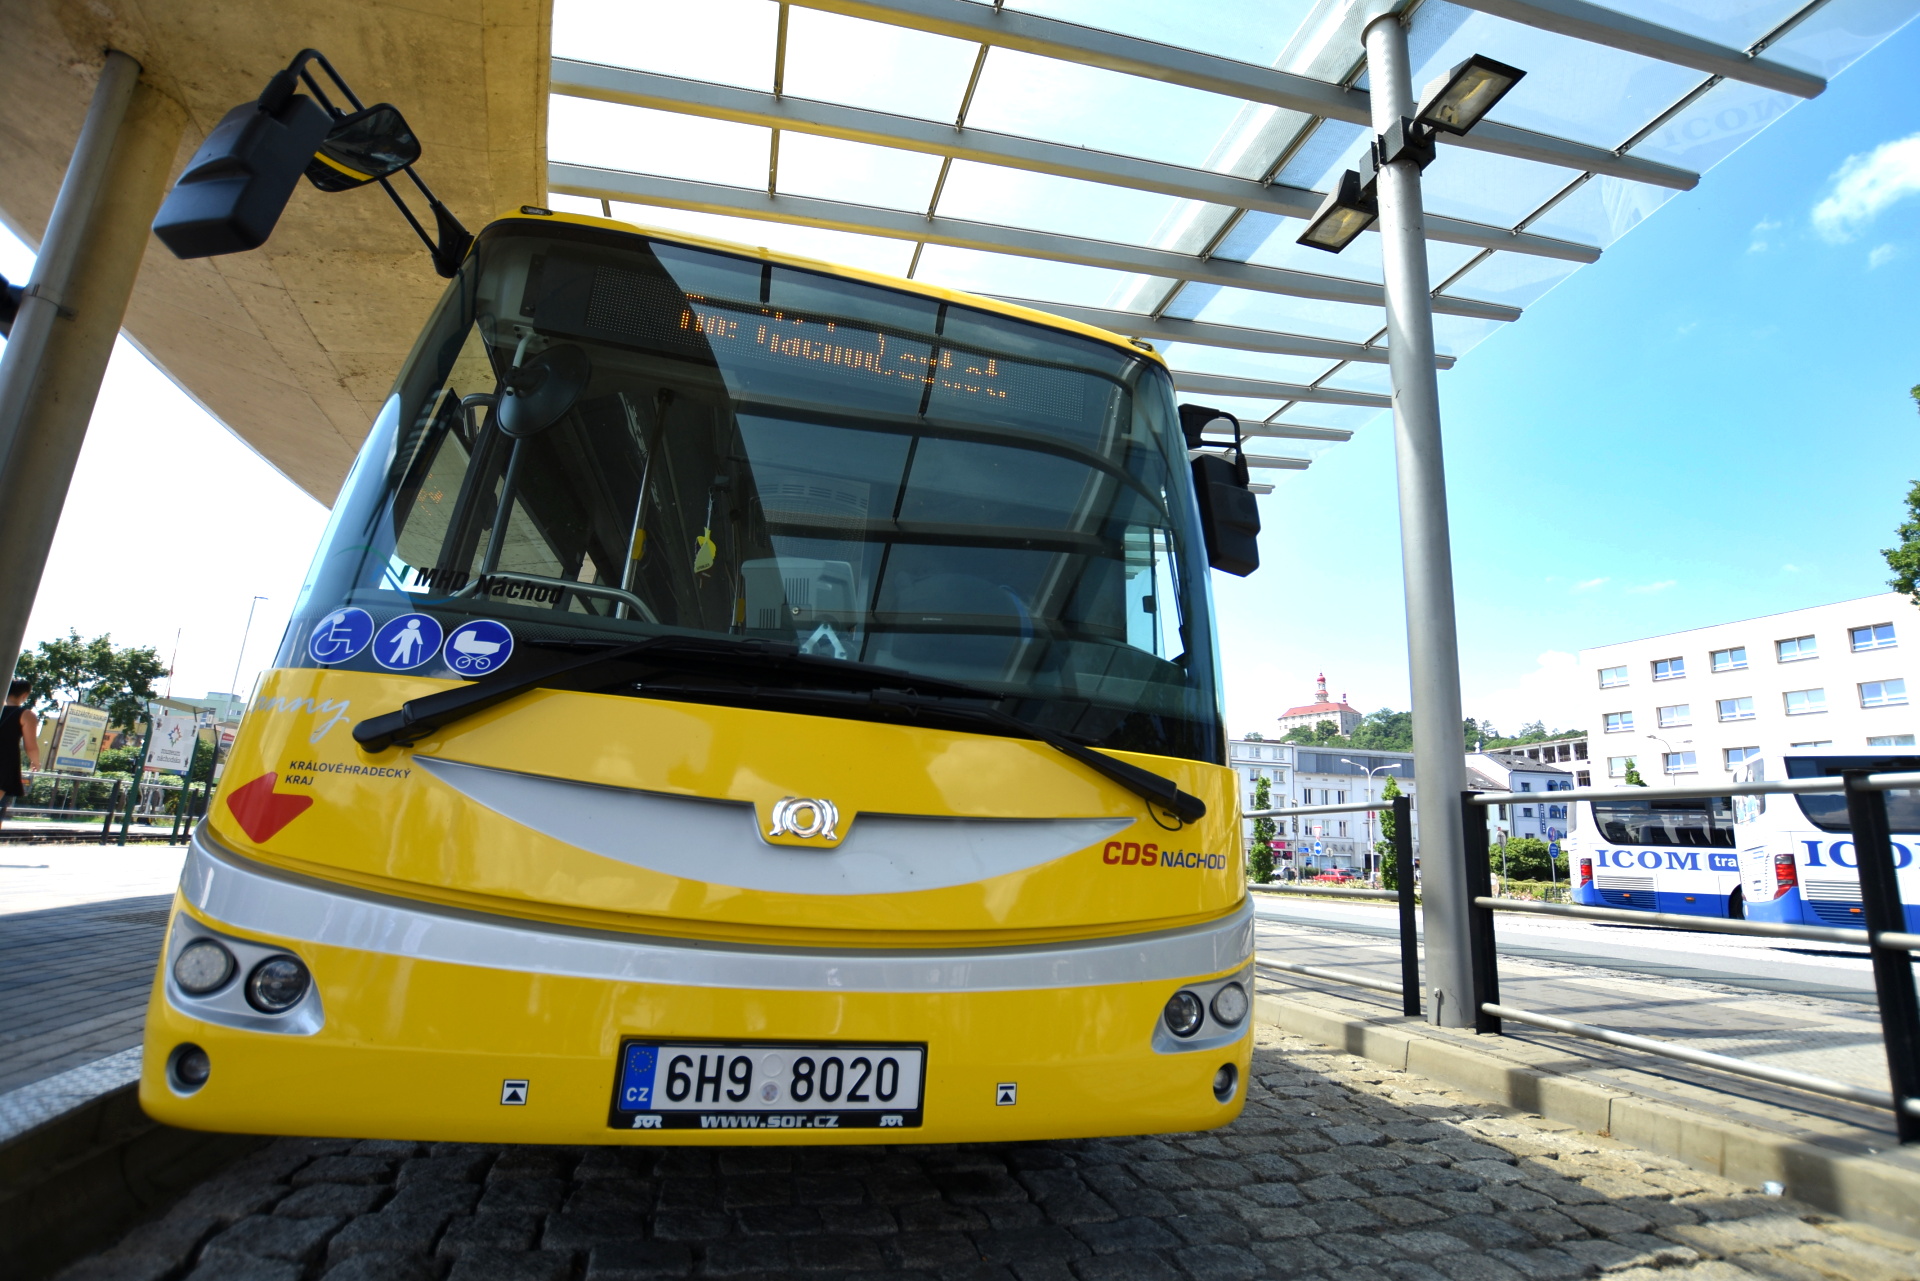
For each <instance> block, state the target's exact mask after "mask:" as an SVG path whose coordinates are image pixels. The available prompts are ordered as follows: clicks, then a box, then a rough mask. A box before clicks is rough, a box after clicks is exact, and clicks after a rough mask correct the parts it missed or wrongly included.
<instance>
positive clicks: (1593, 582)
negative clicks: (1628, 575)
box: [1573, 578, 1613, 592]
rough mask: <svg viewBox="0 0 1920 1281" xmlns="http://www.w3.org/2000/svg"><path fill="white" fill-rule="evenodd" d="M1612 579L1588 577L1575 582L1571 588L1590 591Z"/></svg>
mask: <svg viewBox="0 0 1920 1281" xmlns="http://www.w3.org/2000/svg"><path fill="white" fill-rule="evenodd" d="M1612 581H1613V580H1612V579H1611V578H1589V579H1587V580H1586V581H1584V582H1579V583H1575V584H1574V585H1573V590H1574V591H1576V592H1590V591H1592V590H1593V589H1594V588H1596V587H1602V586H1605V585H1606V584H1607V583H1610V582H1612Z"/></svg>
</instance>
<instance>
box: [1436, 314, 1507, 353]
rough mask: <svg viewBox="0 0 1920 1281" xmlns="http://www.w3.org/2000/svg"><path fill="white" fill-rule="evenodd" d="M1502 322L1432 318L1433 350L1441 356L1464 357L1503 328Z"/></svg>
mask: <svg viewBox="0 0 1920 1281" xmlns="http://www.w3.org/2000/svg"><path fill="white" fill-rule="evenodd" d="M1505 323H1506V322H1504V321H1499V320H1479V319H1476V318H1475V317H1472V316H1439V315H1436V316H1435V317H1434V318H1433V349H1434V350H1435V351H1436V352H1438V353H1439V354H1440V355H1442V356H1464V355H1466V354H1467V353H1468V352H1470V351H1472V350H1473V349H1474V348H1475V347H1478V346H1479V345H1480V344H1481V343H1483V342H1485V341H1486V340H1487V339H1489V338H1491V337H1493V335H1494V334H1496V333H1498V332H1499V331H1500V330H1501V329H1502V328H1504V327H1505Z"/></svg>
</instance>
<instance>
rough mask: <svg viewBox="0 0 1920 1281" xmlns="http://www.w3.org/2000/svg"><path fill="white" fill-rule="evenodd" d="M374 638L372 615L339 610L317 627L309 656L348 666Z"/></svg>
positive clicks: (354, 610)
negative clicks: (351, 659)
mask: <svg viewBox="0 0 1920 1281" xmlns="http://www.w3.org/2000/svg"><path fill="white" fill-rule="evenodd" d="M501 630H503V631H504V630H505V629H504V628H502V629H501ZM372 639H373V616H372V615H371V614H369V613H367V611H366V610H364V609H353V608H351V607H349V608H347V609H336V610H334V611H333V612H332V613H331V614H328V615H327V616H326V617H325V618H323V619H321V620H320V621H319V622H318V623H315V624H314V626H313V634H312V635H310V636H308V637H307V654H308V655H309V656H310V657H311V658H312V659H313V661H314V662H316V663H344V662H346V661H347V660H348V659H350V658H352V657H353V656H354V655H355V654H358V653H359V652H360V651H361V650H363V649H365V648H366V647H367V642H368V641H370V640H372Z"/></svg>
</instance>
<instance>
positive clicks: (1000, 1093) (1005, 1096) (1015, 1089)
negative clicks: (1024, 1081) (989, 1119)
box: [993, 1081, 1020, 1108]
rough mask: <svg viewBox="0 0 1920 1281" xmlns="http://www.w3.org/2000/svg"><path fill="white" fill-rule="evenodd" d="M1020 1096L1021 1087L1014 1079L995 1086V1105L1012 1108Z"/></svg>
mask: <svg viewBox="0 0 1920 1281" xmlns="http://www.w3.org/2000/svg"><path fill="white" fill-rule="evenodd" d="M1019 1097H1020V1087H1019V1085H1017V1084H1016V1083H1014V1082H1012V1081H1002V1082H1000V1084H998V1085H996V1086H994V1087H993V1102H994V1106H995V1107H1003V1108H1010V1107H1012V1106H1013V1105H1014V1103H1015V1102H1016V1101H1017V1100H1018V1099H1019Z"/></svg>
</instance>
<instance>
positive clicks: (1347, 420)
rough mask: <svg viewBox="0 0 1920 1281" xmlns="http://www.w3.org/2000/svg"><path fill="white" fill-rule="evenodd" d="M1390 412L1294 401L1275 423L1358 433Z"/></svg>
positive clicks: (1360, 407)
mask: <svg viewBox="0 0 1920 1281" xmlns="http://www.w3.org/2000/svg"><path fill="white" fill-rule="evenodd" d="M1390 412H1391V411H1389V410H1385V409H1369V408H1367V407H1366V406H1365V405H1322V404H1317V403H1315V402H1313V401H1306V400H1296V401H1294V402H1293V404H1292V405H1291V406H1290V407H1288V408H1287V409H1286V410H1284V411H1282V412H1281V414H1280V416H1279V417H1278V418H1277V419H1275V421H1276V422H1282V423H1297V424H1299V425H1300V426H1303V427H1338V428H1339V429H1340V430H1341V431H1359V430H1360V429H1361V428H1363V427H1365V426H1366V425H1367V424H1368V423H1370V422H1372V421H1373V420H1374V419H1376V418H1379V419H1385V418H1386V417H1387V416H1388V414H1389V413H1390Z"/></svg>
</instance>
